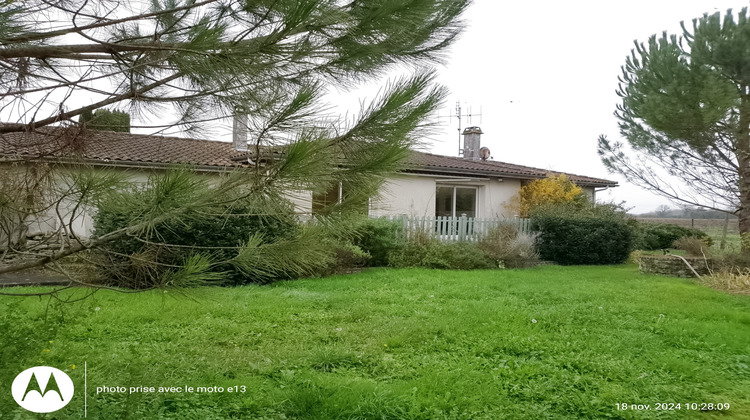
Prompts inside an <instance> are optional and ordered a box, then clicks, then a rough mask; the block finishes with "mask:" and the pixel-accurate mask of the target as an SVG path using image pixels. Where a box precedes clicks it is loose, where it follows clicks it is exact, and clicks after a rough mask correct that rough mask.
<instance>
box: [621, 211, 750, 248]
mask: <svg viewBox="0 0 750 420" xmlns="http://www.w3.org/2000/svg"><path fill="white" fill-rule="evenodd" d="M636 219H637V220H638V221H641V222H644V223H668V224H672V225H677V226H682V227H692V228H696V229H700V230H702V231H704V232H706V233H707V234H708V235H709V236H710V237H711V239H713V241H714V247H719V246H720V244H721V239H722V236H723V230H724V219H680V218H670V217H665V218H651V217H638V218H636ZM725 247H726V249H727V250H728V251H739V248H740V227H739V222H738V221H737V219H729V224H728V225H727V236H726V244H725Z"/></svg>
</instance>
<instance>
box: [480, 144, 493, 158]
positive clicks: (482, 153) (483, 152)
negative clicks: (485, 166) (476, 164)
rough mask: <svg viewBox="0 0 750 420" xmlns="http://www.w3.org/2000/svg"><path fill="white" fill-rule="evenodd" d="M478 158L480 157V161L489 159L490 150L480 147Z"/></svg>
mask: <svg viewBox="0 0 750 420" xmlns="http://www.w3.org/2000/svg"><path fill="white" fill-rule="evenodd" d="M479 156H481V158H482V160H487V159H489V158H490V157H491V156H490V149H489V148H487V147H482V148H481V149H479Z"/></svg>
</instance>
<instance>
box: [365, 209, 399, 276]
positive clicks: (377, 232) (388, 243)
mask: <svg viewBox="0 0 750 420" xmlns="http://www.w3.org/2000/svg"><path fill="white" fill-rule="evenodd" d="M358 230H359V232H360V234H359V236H358V237H357V238H355V239H354V241H353V242H354V245H357V246H358V247H359V248H361V249H362V251H365V252H366V253H368V254H369V255H370V259H369V262H368V266H370V267H385V266H387V265H388V255H389V254H390V253H391V251H393V250H395V249H398V248H399V247H401V246H403V244H404V240H405V238H404V227H403V223H402V222H401V221H399V220H388V219H386V218H379V219H367V220H365V221H364V222H363V223H362V225H361V226H360V228H359V229H358Z"/></svg>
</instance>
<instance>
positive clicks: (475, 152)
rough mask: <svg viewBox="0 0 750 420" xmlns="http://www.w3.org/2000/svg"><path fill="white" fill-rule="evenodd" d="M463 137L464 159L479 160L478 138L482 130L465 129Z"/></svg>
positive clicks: (474, 128)
mask: <svg viewBox="0 0 750 420" xmlns="http://www.w3.org/2000/svg"><path fill="white" fill-rule="evenodd" d="M463 135H464V159H468V160H479V159H481V158H482V155H481V152H480V151H479V149H480V148H481V145H480V141H479V140H480V137H482V129H481V128H479V127H466V128H465V129H464V132H463Z"/></svg>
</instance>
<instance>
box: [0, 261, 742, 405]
mask: <svg viewBox="0 0 750 420" xmlns="http://www.w3.org/2000/svg"><path fill="white" fill-rule="evenodd" d="M83 292H84V290H82V289H81V290H78V291H77V292H76V295H81V294H82V293H83ZM0 332H2V338H0V344H1V345H2V346H1V349H0V384H1V385H0V388H1V389H3V390H5V391H3V392H0V412H2V414H0V418H2V419H6V418H8V419H11V418H12V419H19V418H20V419H23V418H50V419H51V418H57V419H68V418H76V419H77V418H80V417H82V415H83V405H84V399H83V387H84V378H83V376H84V375H83V373H84V372H83V370H84V363H85V364H86V365H87V366H88V375H87V376H88V383H87V387H88V392H87V398H88V416H89V418H93V419H117V418H128V419H141V418H158V419H172V418H174V419H182V420H184V419H211V418H217V419H223V418H243V419H244V418H262V419H296V418H301V419H329V418H330V419H339V418H340V419H350V418H351V419H354V418H361V419H483V418H484V419H502V418H509V419H518V418H529V419H539V418H722V419H723V418H750V353H749V352H750V298H748V297H743V296H732V295H727V294H724V293H721V292H718V291H714V290H711V289H708V288H705V287H702V286H699V285H696V284H694V282H692V281H691V280H685V279H677V278H668V277H655V276H646V275H641V274H639V273H638V271H637V269H636V268H635V267H634V266H632V265H623V266H614V267H612V266H609V267H555V266H548V267H543V268H536V269H527V270H520V271H518V270H503V271H500V270H498V271H473V272H458V271H437V270H436V271H431V270H418V269H408V270H389V269H378V270H372V271H367V272H364V273H361V274H356V275H349V276H335V277H330V278H326V279H310V280H301V281H291V282H282V283H277V284H274V285H271V286H247V287H241V288H202V289H196V290H192V291H190V293H189V294H188V295H187V296H182V295H176V294H174V293H162V292H153V293H140V294H119V293H115V292H108V291H106V292H104V291H103V292H99V293H97V294H96V295H94V296H93V297H91V298H89V299H87V300H84V301H82V302H79V303H73V304H60V303H55V302H53V303H51V304H48V302H47V300H45V299H42V300H39V299H37V298H23V299H22V298H10V297H0ZM35 365H49V366H54V367H58V368H60V369H62V370H63V371H65V372H66V373H68V374H69V375H70V376H71V378H72V379H73V381H74V382H75V384H76V387H77V388H76V392H77V394H76V395H77V396H76V397H74V400H73V401H72V402H71V403H70V404H69V405H68V406H67V407H65V408H63V409H62V410H61V411H58V412H56V413H54V416H53V415H46V416H39V417H34V416H32V415H27V414H26V413H27V412H25V411H23V410H22V409H21V408H20V407H18V406H17V405H16V404H15V402H14V401H13V400H12V399H11V396H10V393H9V392H7V390H8V389H9V387H10V383H11V382H12V380H13V378H14V377H15V375H17V374H18V373H19V372H21V371H22V370H24V369H26V368H29V367H32V366H35ZM74 365H75V367H74ZM102 386H107V387H117V386H119V387H125V388H126V389H127V391H126V392H124V393H118V392H100V393H99V394H97V388H98V387H102ZM138 386H145V387H159V386H173V387H185V386H189V387H196V388H197V387H214V386H219V387H223V388H224V392H212V393H208V392H202V393H198V392H195V391H194V392H184V389H183V392H180V393H177V392H173V393H159V392H154V393H148V392H146V393H144V392H134V393H133V394H129V390H130V387H138ZM230 387H232V389H233V390H238V391H240V392H231V393H230V392H227V389H228V388H230ZM242 387H244V389H245V392H244V393H243V392H241V390H242ZM622 403H624V404H628V409H627V410H618V408H617V405H616V404H622ZM657 403H679V404H681V410H675V411H656V410H655V408H656V404H657ZM687 403H691V404H692V403H695V404H697V406H695V407H693V408H699V407H700V406H699V405H700V404H702V403H713V404H717V403H722V404H723V403H728V404H730V408H729V410H726V411H723V412H713V413H700V412H699V411H695V410H688V408H689V407H688V406H686V404H687ZM631 404H640V405H649V406H650V407H649V409H648V410H645V409H644V410H632V409H631V407H630V405H631Z"/></svg>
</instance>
